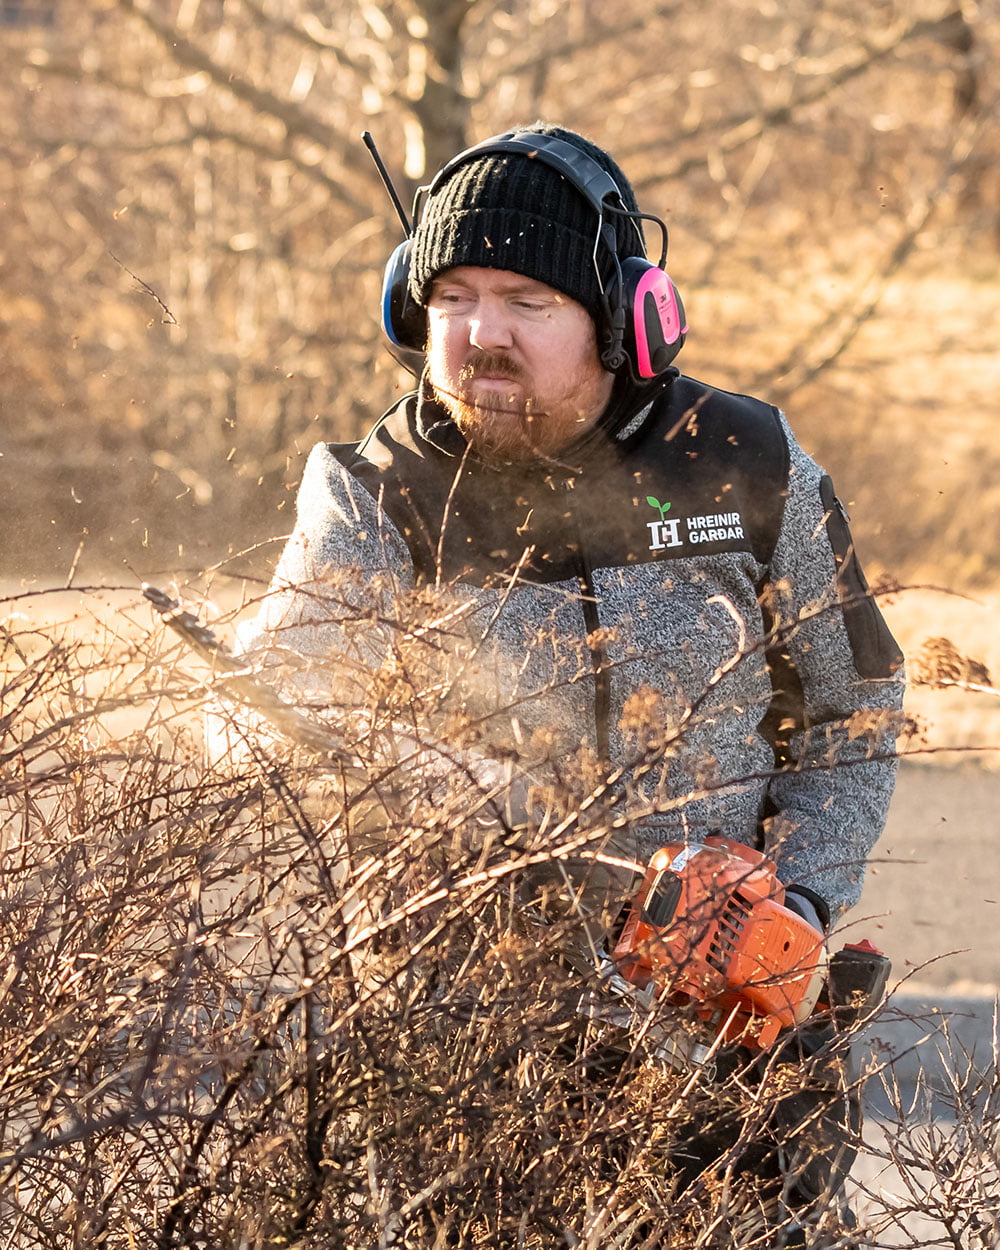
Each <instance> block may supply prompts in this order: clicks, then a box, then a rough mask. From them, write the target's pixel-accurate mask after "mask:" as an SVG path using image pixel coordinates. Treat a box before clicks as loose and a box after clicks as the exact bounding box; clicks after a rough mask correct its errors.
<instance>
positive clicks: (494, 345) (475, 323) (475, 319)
mask: <svg viewBox="0 0 1000 1250" xmlns="http://www.w3.org/2000/svg"><path fill="white" fill-rule="evenodd" d="M469 342H470V343H471V344H472V346H473V347H478V348H479V350H480V351H483V352H489V351H497V350H499V349H501V348H509V347H512V346H513V344H514V334H513V330H512V327H511V321H510V315H509V314H508V313H507V311H506V309H504V307H503V306H502V305H499V304H495V303H493V302H492V301H481V302H480V304H479V305H478V306H477V308H476V311H475V312H474V313H473V315H472V317H471V318H470V321H469Z"/></svg>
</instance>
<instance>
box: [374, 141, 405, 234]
mask: <svg viewBox="0 0 1000 1250" xmlns="http://www.w3.org/2000/svg"><path fill="white" fill-rule="evenodd" d="M361 141H362V143H364V145H365V147H366V148H367V149H368V151H369V152H370V153H371V157H372V160H373V161H374V162H375V168H376V169H377V170H378V175H379V177H380V178H381V179H382V183H383V185H384V186H385V189H386V190H387V191H388V192H389V199H390V200H392V206H393V208H395V210H396V215H397V216H398V217H399V220H400V221H401V222H402V223H403V233H404V234H405V235H406V237H407V238H409V237H410V236H411V235H412V234H413V227H412V226H411V225H410V221H409V218H408V217H407V216H406V210H405V209H404V208H403V205H402V202H401V200H400V198H399V196H398V195H397V194H396V188H395V187H394V186H393V185H392V179H391V178H390V177H389V171H388V170H387V169H386V167H385V165H383V163H382V158H381V156H379V154H378V148H377V147H376V146H375V140H374V139H373V138H372V132H371V131H370V130H366V131H364V132H363V133H362V135H361Z"/></svg>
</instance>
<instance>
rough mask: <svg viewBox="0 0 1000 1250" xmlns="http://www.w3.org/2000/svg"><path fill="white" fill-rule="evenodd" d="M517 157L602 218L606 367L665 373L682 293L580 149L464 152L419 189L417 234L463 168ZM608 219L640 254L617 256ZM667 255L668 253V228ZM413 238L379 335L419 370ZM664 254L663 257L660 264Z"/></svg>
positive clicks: (530, 137)
mask: <svg viewBox="0 0 1000 1250" xmlns="http://www.w3.org/2000/svg"><path fill="white" fill-rule="evenodd" d="M494 154H496V155H508V154H514V155H518V156H524V157H527V158H529V159H532V160H538V161H541V162H542V163H543V164H545V165H548V166H549V167H550V168H552V169H554V170H555V171H556V172H557V173H559V174H561V175H562V177H563V178H565V179H566V181H567V182H569V183H570V185H571V186H572V187H574V188H575V190H576V191H578V192H579V194H580V195H581V196H582V197H583V198H584V199H585V200H586V201H587V203H588V204H589V205H590V206H591V208H593V210H594V213H595V215H596V218H597V226H596V229H595V231H594V255H593V261H594V269H595V271H596V274H597V280H598V285H599V288H600V290H601V292H602V295H603V302H604V305H605V313H606V317H607V325H606V326H605V333H604V336H603V337H604V338H605V340H606V342H605V343H604V345H603V347H602V351H601V361H602V363H603V364H604V366H605V368H607V369H610V370H612V371H613V372H620V371H623V370H625V369H627V370H628V371H629V372H630V373H631V375H632V377H633V378H634V379H635V380H636V381H642V380H648V379H651V378H655V377H657V376H658V375H659V374H661V373H664V372H666V370H667V369H668V368H669V367H670V365H671V363H672V362H673V359H674V357H675V356H676V355H677V353H678V352H679V351H680V349H681V347H682V346H683V344H684V336H685V334H686V333H687V324H686V321H685V318H684V307H683V304H682V303H681V298H680V294H679V293H678V291H677V288H676V287H675V286H674V284H673V282H671V280H670V278H669V277H668V276H667V274H666V272H665V271H664V270H663V269H662V268H661V267H660V266H659V265H654V264H653V263H652V262H651V261H649V260H647V259H646V245H645V240H644V238H643V234H642V230H641V229H640V226H639V221H638V219H637V218H638V217H639V216H641V214H638V215H637V214H635V213H632V212H630V211H629V210H628V209H627V208H626V207H625V204H624V201H623V199H622V193H621V189H620V188H619V186H618V184H617V183H616V182H615V180H614V179H613V178H612V177H611V175H610V174H609V173H608V172H607V170H606V169H604V168H602V167H601V166H600V165H599V164H598V163H597V161H595V160H594V159H593V157H591V156H589V155H588V154H587V153H586V152H584V151H583V150H582V149H581V148H578V147H576V146H575V145H574V144H572V143H568V142H567V141H566V140H565V139H560V138H558V137H557V136H555V135H543V134H535V133H534V132H521V133H516V132H513V131H511V132H509V133H508V134H505V135H499V136H497V137H496V138H494V139H486V140H484V141H483V142H482V143H478V144H475V145H474V146H473V147H471V148H466V149H465V150H464V151H463V152H459V153H458V155H457V156H453V157H452V159H451V160H450V161H448V163H447V164H446V165H444V166H443V167H442V168H441V169H440V170H439V171H438V172H437V173H436V174H435V175H434V177H433V178H432V179H431V181H430V182H429V183H428V184H427V185H425V186H422V187H419V188H418V189H417V193H416V195H415V197H414V201H413V222H414V229H416V226H417V223H418V222H419V221H420V217H421V213H422V211H423V208H424V205H425V204H426V202H427V200H428V199H429V198H430V197H431V196H432V195H433V194H434V192H435V191H436V190H437V189H438V187H439V186H440V185H441V184H442V183H443V182H445V181H446V180H447V179H448V178H449V177H450V176H451V175H452V174H453V173H454V172H455V170H456V169H457V168H458V167H459V166H460V165H464V164H465V163H466V162H467V161H472V160H478V159H479V158H480V157H483V156H491V155H494ZM609 217H612V218H613V217H625V218H627V219H628V221H629V222H630V223H631V226H632V229H634V230H635V232H636V237H637V239H638V242H639V245H640V247H641V248H642V253H643V254H642V256H627V257H625V258H624V259H621V258H620V257H619V254H618V247H617V237H616V233H615V229H614V226H613V224H612V222H611V221H609V220H608V218H609ZM660 225H661V228H662V229H663V231H664V248H663V254H664V256H665V254H666V228H665V227H664V226H663V225H662V223H660ZM602 243H603V245H604V247H605V249H606V251H607V252H608V253H609V255H610V256H611V258H612V260H613V262H614V275H613V277H612V280H611V282H610V283H608V284H607V286H606V285H605V280H604V276H603V275H602V273H601V268H600V262H599V259H598V255H599V249H600V247H601V245H602ZM410 249H411V240H410V239H407V240H406V241H405V242H403V243H401V244H400V245H399V246H398V247H397V248H396V249H395V250H394V252H393V253H392V256H391V257H390V258H389V262H388V264H387V265H386V269H385V274H384V277H383V281H382V309H381V313H382V329H383V331H384V332H385V335H386V337H387V338H388V339H389V342H390V344H391V345H392V346H393V347H394V348H396V349H398V350H397V351H395V352H394V353H393V354H394V355H395V356H396V357H397V359H399V360H400V361H401V363H403V364H404V365H406V367H407V368H410V369H411V370H413V371H414V372H418V371H419V366H418V365H417V364H416V359H415V355H416V354H417V353H421V352H422V351H423V348H424V342H425V339H426V333H427V321H426V311H425V310H424V309H423V308H422V307H421V306H420V305H419V304H417V303H416V302H415V301H414V300H413V298H412V296H411V295H410V293H409V271H410ZM662 260H663V256H661V263H662Z"/></svg>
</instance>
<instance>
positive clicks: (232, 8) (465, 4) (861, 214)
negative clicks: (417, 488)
mask: <svg viewBox="0 0 1000 1250" xmlns="http://www.w3.org/2000/svg"><path fill="white" fill-rule="evenodd" d="M4 8H5V10H6V11H9V12H10V13H14V11H15V10H18V11H19V12H27V11H28V9H27V6H26V5H25V4H21V5H20V6H18V5H11V4H7V5H6V6H4ZM43 9H44V10H45V12H46V13H47V14H48V17H47V18H46V21H45V22H43V23H42V24H36V25H32V24H30V23H28V22H22V23H20V24H19V25H13V26H12V25H10V23H8V26H7V28H6V33H5V35H4V39H3V43H2V46H0V67H2V69H3V79H2V85H0V103H2V105H3V107H2V109H0V135H2V138H3V141H4V149H5V151H6V153H7V161H6V162H5V163H4V164H3V166H2V167H0V227H2V239H3V243H2V244H0V248H2V252H0V299H2V307H0V336H2V350H3V359H4V362H5V363H4V365H3V368H2V370H0V404H2V408H3V412H4V414H5V416H4V432H3V435H2V439H3V442H2V445H0V450H2V451H3V453H4V457H5V459H4V461H3V462H0V463H2V464H3V465H4V466H5V474H6V476H7V477H8V479H9V480H10V479H11V475H12V470H13V471H14V474H13V480H12V481H11V482H10V485H9V486H8V488H7V492H6V494H7V512H8V514H9V516H10V518H11V523H10V524H9V525H6V526H5V527H4V528H3V533H4V540H3V541H4V548H3V549H2V550H0V567H5V568H6V569H8V570H13V569H15V568H18V567H20V568H26V567H27V568H32V567H37V566H50V565H52V564H53V563H55V564H57V565H61V566H62V567H65V565H66V563H67V562H68V561H69V560H70V559H71V558H72V556H73V553H74V552H75V551H76V548H77V545H78V543H79V542H80V541H81V540H84V541H85V542H86V547H85V559H91V560H93V561H97V560H101V561H105V562H106V561H107V559H108V558H109V557H110V558H113V557H114V554H115V551H116V550H119V549H121V548H124V549H125V550H126V551H127V552H128V553H131V554H132V556H133V557H135V556H136V553H137V552H138V553H139V558H141V559H142V561H143V562H144V563H145V562H146V561H148V560H152V559H153V558H154V555H153V553H154V552H155V557H156V559H161V560H162V559H165V558H167V553H171V555H170V558H171V559H172V560H173V561H174V562H176V561H177V556H176V546H177V543H178V542H184V543H185V544H186V545H187V554H186V555H184V556H183V557H182V560H181V562H182V564H191V563H199V562H201V561H202V560H203V559H204V558H205V557H206V556H207V555H208V554H209V553H212V554H216V555H218V554H221V553H222V552H223V551H224V550H225V548H226V543H227V541H229V542H231V543H233V544H235V545H236V546H240V545H242V543H243V542H244V540H246V541H249V540H251V539H252V538H254V537H257V536H260V535H264V534H272V533H280V532H281V531H282V530H283V529H287V528H288V525H289V521H288V520H286V519H283V518H282V517H280V516H279V517H275V516H274V513H273V509H274V507H275V505H276V504H277V505H282V504H283V503H284V502H285V499H286V498H287V495H286V491H285V488H286V487H287V486H289V485H290V484H291V483H293V482H294V481H295V480H296V479H297V477H298V473H299V461H298V457H299V456H300V454H301V453H303V452H304V451H305V450H307V449H308V446H309V445H311V443H312V442H314V441H315V440H316V439H317V438H320V437H327V438H340V439H346V438H351V437H353V436H355V435H357V434H358V432H359V431H360V430H361V429H362V428H363V426H364V425H365V424H367V422H368V421H369V420H370V419H371V417H372V416H373V414H376V413H377V412H378V411H380V410H381V409H382V408H383V407H384V406H385V405H386V404H387V403H388V402H391V400H392V399H393V397H394V394H395V393H397V391H398V388H399V387H401V386H403V385H405V378H401V377H400V375H399V373H398V371H397V369H396V366H395V365H394V363H393V362H392V361H391V360H390V359H389V358H388V356H387V355H386V354H385V353H384V352H383V351H382V350H381V347H380V343H379V332H378V326H377V307H378V287H379V281H380V275H381V269H382V266H383V263H384V259H385V257H387V256H388V254H389V252H390V251H391V249H392V247H393V246H394V244H395V243H396V241H397V240H398V238H399V223H398V221H397V220H396V217H395V214H394V212H393V210H392V207H391V205H390V203H389V201H388V198H387V197H386V195H385V193H384V190H383V189H382V187H381V184H380V182H379V180H378V177H377V175H376V172H375V170H374V168H373V166H372V164H371V162H370V161H369V159H368V157H367V155H366V154H365V152H364V149H363V147H362V146H361V144H360V142H359V135H360V132H361V130H362V129H365V128H368V129H371V130H372V132H373V133H374V135H375V137H376V140H377V142H378V143H379V146H380V148H381V150H382V152H383V155H384V158H385V160H386V163H387V165H388V166H389V168H390V170H391V171H392V172H393V175H394V177H396V178H397V179H398V185H399V190H400V193H401V195H402V196H403V199H404V201H406V200H407V199H408V198H409V196H410V194H411V192H412V190H413V188H414V186H415V185H416V184H417V183H418V182H419V181H420V180H422V179H424V178H426V177H428V176H429V175H430V174H431V173H433V171H434V170H435V169H436V168H438V167H439V166H440V164H441V163H442V162H443V161H444V160H445V159H447V158H448V157H449V156H450V155H452V154H453V153H454V152H455V151H457V150H458V149H460V148H461V147H462V146H463V145H465V144H466V143H468V142H471V141H473V140H475V139H478V138H481V137H484V136H485V135H488V134H491V133H495V132H497V131H499V130H502V129H504V128H505V127H508V126H510V125H512V124H516V123H519V122H522V121H526V120H527V121H530V120H533V119H534V118H535V117H538V116H545V117H547V118H549V119H557V120H560V121H564V122H565V123H566V124H568V125H571V126H573V127H575V128H577V129H580V130H582V131H584V132H585V133H588V134H590V135H592V137H594V138H595V139H596V140H597V141H598V142H600V143H602V144H604V145H606V146H607V147H608V148H609V149H610V150H611V151H612V152H613V153H614V154H615V155H616V156H617V157H618V158H619V159H620V161H621V162H622V164H623V165H624V167H625V168H626V170H627V171H628V172H629V174H630V176H631V177H632V179H633V181H634V183H635V185H636V188H637V191H638V193H639V197H640V200H641V201H642V202H643V203H644V204H647V205H648V206H649V207H650V209H652V210H653V211H655V212H659V213H660V214H662V215H664V216H667V217H668V219H669V222H670V225H671V230H672V234H673V238H674V244H675V246H674V250H673V251H672V254H671V262H672V269H673V270H674V271H675V277H676V278H677V280H678V282H679V283H680V284H681V285H682V287H683V289H684V290H685V293H686V295H687V297H688V301H689V311H691V312H692V314H693V316H694V321H695V325H696V327H697V328H701V333H700V335H696V336H695V338H694V339H693V340H692V342H691V344H690V345H689V348H688V349H686V362H685V363H686V367H687V368H689V369H690V370H691V371H693V372H695V373H697V374H698V375H700V376H706V377H708V378H709V379H710V380H712V381H713V382H717V383H719V384H722V385H732V386H736V387H739V388H746V387H750V386H758V387H761V388H764V389H771V390H772V392H773V393H779V392H780V394H781V395H785V394H787V393H789V392H790V391H791V389H793V388H795V387H803V386H805V385H806V384H807V383H809V382H810V381H811V380H812V379H814V378H815V377H816V376H818V375H820V374H822V373H823V371H824V370H826V369H829V368H830V367H831V364H833V363H835V362H837V361H838V360H839V359H840V356H841V355H842V353H843V352H844V351H845V350H846V349H847V348H848V346H849V344H850V343H851V342H852V341H853V338H854V335H855V334H856V333H857V330H858V328H859V327H860V326H861V325H862V324H863V323H864V321H865V320H866V319H867V318H868V317H870V316H871V315H872V313H873V311H874V309H875V308H876V307H877V303H878V299H879V298H880V295H881V292H882V291H883V290H884V289H885V282H886V281H887V280H888V277H889V276H891V274H892V273H893V272H895V270H896V269H898V267H899V266H900V265H901V264H902V263H903V262H904V261H905V260H906V259H907V257H909V256H910V255H911V253H912V252H913V250H914V249H915V248H916V247H917V246H918V244H919V242H920V240H921V239H924V238H925V237H926V232H927V230H928V228H929V226H930V225H931V224H932V221H933V220H934V219H935V214H936V215H937V216H936V220H937V221H938V223H939V224H940V225H945V224H947V223H948V221H949V220H950V218H949V216H948V214H949V213H950V211H951V206H952V201H953V198H954V195H953V193H954V191H955V189H956V188H955V186H954V177H953V175H954V174H955V173H956V172H957V171H959V170H961V169H971V168H973V165H974V163H975V162H979V164H978V165H976V166H975V167H976V168H977V169H979V170H980V171H982V170H984V169H987V170H988V169H989V168H990V161H991V160H995V151H994V149H995V142H996V141H995V138H994V137H992V135H991V134H990V133H989V132H988V131H987V130H986V128H985V125H984V119H985V118H986V117H987V116H988V115H989V112H990V109H991V107H992V103H993V102H992V100H990V99H987V98H985V96H986V92H987V88H986V86H985V84H986V83H987V82H988V81H989V78H988V74H987V68H988V65H989V62H990V58H991V57H993V56H995V48H996V43H997V37H996V21H995V19H989V20H988V19H987V18H986V17H985V16H983V15H982V14H980V13H979V12H978V11H976V9H975V8H974V7H973V6H972V5H971V4H965V5H963V7H962V8H960V9H959V8H951V9H949V8H947V7H946V6H945V7H941V6H939V5H935V4H933V3H931V0H926V2H924V3H920V4H914V3H912V0H876V3H875V4H874V5H873V4H872V3H864V4H862V3H861V2H860V0H834V2H833V3H831V4H828V5H825V6H823V8H822V10H821V11H820V12H818V13H817V12H816V11H815V9H814V6H812V5H808V4H806V3H805V2H804V0H802V2H801V3H798V4H793V5H792V6H791V7H789V6H788V5H781V6H779V5H777V4H775V3H771V0H761V2H760V3H757V2H754V3H750V2H749V0H707V3H706V5H704V6H702V7H701V8H700V9H699V10H698V12H697V13H696V12H693V11H692V10H690V7H689V6H683V5H681V4H680V3H670V2H666V0H622V3H621V4H619V5H617V6H615V7H614V8H613V9H609V8H608V7H607V6H600V5H597V4H595V3H594V2H593V0H565V2H560V0H89V2H88V3H87V4H83V5H81V4H78V3H71V2H70V0H49V2H48V4H47V5H46V6H41V7H40V8H38V10H37V11H38V12H39V13H41V12H42V10H43ZM956 111H957V112H958V113H959V114H960V116H959V117H958V119H957V121H956ZM956 126H958V129H957V130H956ZM980 182H982V179H980ZM977 185H979V184H978V183H977ZM988 199H989V197H988V196H987V195H986V194H985V193H984V192H983V191H982V190H981V199H980V202H979V203H978V204H975V203H973V201H972V198H971V197H970V196H969V194H968V193H966V196H965V200H964V204H965V210H966V212H967V213H970V214H974V216H973V217H970V218H968V219H967V221H966V225H965V228H966V229H971V228H973V227H975V228H980V227H982V228H984V229H985V228H986V226H987V224H989V225H991V224H992V222H987V220H986V219H987V217H988V216H989V210H988V209H987V207H986V205H987V201H988ZM992 212H994V213H995V209H994V210H992ZM859 257H863V258H865V261H864V263H863V264H859ZM762 274H763V275H764V276H762ZM831 275H833V278H834V281H831ZM880 279H881V282H882V285H881V286H880V285H879V280H880ZM772 384H773V385H772ZM817 420H818V421H819V422H820V423H821V424H822V413H819V414H817ZM29 501H30V502H31V503H32V504H33V505H34V506H33V507H32V508H29V507H28V506H27V504H28V502H29ZM53 522H54V523H53ZM85 531H87V532H86V533H85ZM147 544H148V545H149V546H150V547H152V548H153V552H151V553H149V554H148V555H147V554H142V546H143V545H147ZM192 544H194V545H195V546H196V547H198V549H199V550H198V552H197V554H193V553H192V550H191V548H192Z"/></svg>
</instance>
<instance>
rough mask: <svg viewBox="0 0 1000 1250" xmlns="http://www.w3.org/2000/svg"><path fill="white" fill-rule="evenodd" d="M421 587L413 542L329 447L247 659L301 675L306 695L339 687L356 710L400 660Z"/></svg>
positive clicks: (299, 512)
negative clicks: (405, 613) (401, 630)
mask: <svg viewBox="0 0 1000 1250" xmlns="http://www.w3.org/2000/svg"><path fill="white" fill-rule="evenodd" d="M413 582H414V573H413V564H412V560H411V558H410V553H409V551H408V549H407V547H406V544H405V542H404V541H403V539H402V537H401V536H400V534H399V532H398V530H397V529H396V527H395V526H394V525H393V523H392V521H391V520H390V519H389V518H388V517H387V516H386V514H385V512H384V511H383V509H382V508H381V507H380V506H379V503H378V500H377V499H375V498H373V496H372V495H371V494H370V493H369V491H368V490H367V489H366V488H365V487H364V486H362V485H361V483H360V482H358V481H357V480H356V479H355V478H354V477H352V475H351V474H350V473H349V472H348V471H347V470H346V469H345V468H344V467H343V465H341V464H340V462H339V461H338V460H337V459H336V457H335V456H334V455H333V453H332V451H331V450H330V448H329V447H328V446H327V445H326V444H325V443H319V444H317V445H316V446H315V447H314V448H313V450H312V452H311V453H310V455H309V459H308V461H307V464H306V469H305V473H304V474H303V477H302V483H301V485H300V487H299V493H298V499H297V504H296V524H295V529H294V531H293V533H292V535H291V537H290V538H289V539H288V541H287V543H286V545H285V548H284V550H283V552H282V554H281V558H280V560H279V562H278V566H277V569H276V571H275V574H274V578H273V580H272V583H271V587H270V589H269V590H268V592H267V594H266V596H265V598H264V600H263V603H262V605H261V607H260V610H259V612H258V614H257V616H256V618H255V619H254V620H252V621H251V622H250V623H249V625H248V626H245V627H244V628H243V629H241V630H240V633H239V643H240V650H241V652H242V653H243V654H244V655H246V656H247V657H248V658H250V659H252V660H254V661H255V662H257V663H260V664H261V665H263V666H264V667H265V668H268V667H270V668H275V669H278V668H280V669H281V670H284V671H285V672H286V674H287V673H291V672H294V673H295V674H296V685H297V686H298V688H299V690H300V691H303V692H305V691H307V690H308V689H309V688H315V689H316V690H317V692H318V691H319V690H321V689H326V690H329V688H330V685H331V682H334V683H335V684H336V687H337V697H338V700H339V701H342V704H343V705H347V706H350V705H352V704H357V703H360V702H363V701H364V700H365V698H366V695H367V691H368V687H369V683H370V678H371V674H372V672H373V671H374V670H377V669H378V668H379V667H380V666H381V665H382V664H383V663H384V662H385V660H386V658H387V656H388V655H389V654H390V653H391V650H392V647H393V645H394V639H395V637H396V634H397V632H398V631H397V628H396V627H397V626H398V623H399V619H398V618H399V614H400V612H401V610H402V605H403V604H404V603H405V599H406V594H407V592H408V591H409V590H411V589H412V587H413Z"/></svg>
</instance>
